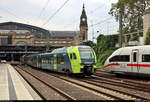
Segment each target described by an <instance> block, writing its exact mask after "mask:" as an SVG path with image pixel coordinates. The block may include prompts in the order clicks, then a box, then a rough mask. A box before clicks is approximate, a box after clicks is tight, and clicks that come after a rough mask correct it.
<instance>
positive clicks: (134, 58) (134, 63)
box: [130, 49, 139, 73]
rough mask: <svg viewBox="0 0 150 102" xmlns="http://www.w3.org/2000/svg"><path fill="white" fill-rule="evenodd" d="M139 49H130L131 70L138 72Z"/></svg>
mask: <svg viewBox="0 0 150 102" xmlns="http://www.w3.org/2000/svg"><path fill="white" fill-rule="evenodd" d="M138 64H139V50H138V49H135V50H132V54H131V65H130V66H131V72H135V73H138V72H139V66H138Z"/></svg>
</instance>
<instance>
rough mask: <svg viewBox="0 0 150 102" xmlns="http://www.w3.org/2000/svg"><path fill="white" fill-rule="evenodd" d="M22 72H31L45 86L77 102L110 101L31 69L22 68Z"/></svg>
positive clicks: (107, 98)
mask: <svg viewBox="0 0 150 102" xmlns="http://www.w3.org/2000/svg"><path fill="white" fill-rule="evenodd" d="M24 70H26V71H28V72H31V73H32V74H34V75H36V76H37V77H40V79H42V80H43V81H45V82H46V83H47V84H51V85H53V86H55V87H57V88H58V89H60V90H62V91H64V92H65V93H67V94H69V95H71V96H72V97H74V98H76V99H77V100H111V98H109V97H104V96H103V95H99V94H96V93H94V92H93V93H92V92H91V91H89V90H88V89H86V90H84V89H83V88H79V87H77V86H75V85H71V84H68V83H67V82H64V81H63V80H61V79H58V78H56V77H53V76H51V75H48V74H45V73H43V72H41V71H39V70H36V69H32V68H29V67H28V68H24Z"/></svg>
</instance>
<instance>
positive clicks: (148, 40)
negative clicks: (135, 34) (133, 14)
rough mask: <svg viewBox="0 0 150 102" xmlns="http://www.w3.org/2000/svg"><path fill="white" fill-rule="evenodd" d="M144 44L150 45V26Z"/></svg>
mask: <svg viewBox="0 0 150 102" xmlns="http://www.w3.org/2000/svg"><path fill="white" fill-rule="evenodd" d="M144 45H150V27H149V29H148V30H147V32H146V38H145V41H144Z"/></svg>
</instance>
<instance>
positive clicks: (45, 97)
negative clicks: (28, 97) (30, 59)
mask: <svg viewBox="0 0 150 102" xmlns="http://www.w3.org/2000/svg"><path fill="white" fill-rule="evenodd" d="M15 69H16V71H17V72H18V73H19V74H20V75H21V76H22V77H23V78H24V79H25V80H26V81H27V82H28V83H29V84H30V85H31V87H32V88H33V89H34V90H35V91H36V92H37V93H38V94H39V96H40V97H41V98H42V99H43V100H50V99H51V96H49V95H48V94H49V93H48V94H47V95H46V93H45V92H43V90H44V89H45V90H54V91H55V92H56V93H58V94H59V95H61V96H62V97H57V99H56V100H58V99H61V100H76V99H75V98H73V97H71V96H69V95H68V94H66V93H64V92H63V91H61V90H59V89H58V88H56V87H55V86H52V85H50V84H47V83H46V82H45V81H43V80H41V79H40V78H38V77H36V76H35V75H33V74H32V73H30V72H28V71H25V70H23V68H20V67H19V68H18V66H15ZM29 79H30V80H29ZM31 80H32V81H31ZM34 83H36V84H38V85H40V86H44V88H42V87H40V88H37V87H36V86H38V85H35V84H34ZM41 88H42V89H41ZM57 96H58V95H57ZM55 97H56V94H55ZM54 99H55V98H54Z"/></svg>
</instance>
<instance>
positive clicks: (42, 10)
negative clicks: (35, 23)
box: [38, 0, 50, 18]
mask: <svg viewBox="0 0 150 102" xmlns="http://www.w3.org/2000/svg"><path fill="white" fill-rule="evenodd" d="M49 2H50V0H47V1H46V2H45V5H44V6H43V8H42V9H41V12H40V14H39V16H38V18H40V17H41V16H42V14H43V12H44V10H45V9H46V7H47V6H48V4H49Z"/></svg>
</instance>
